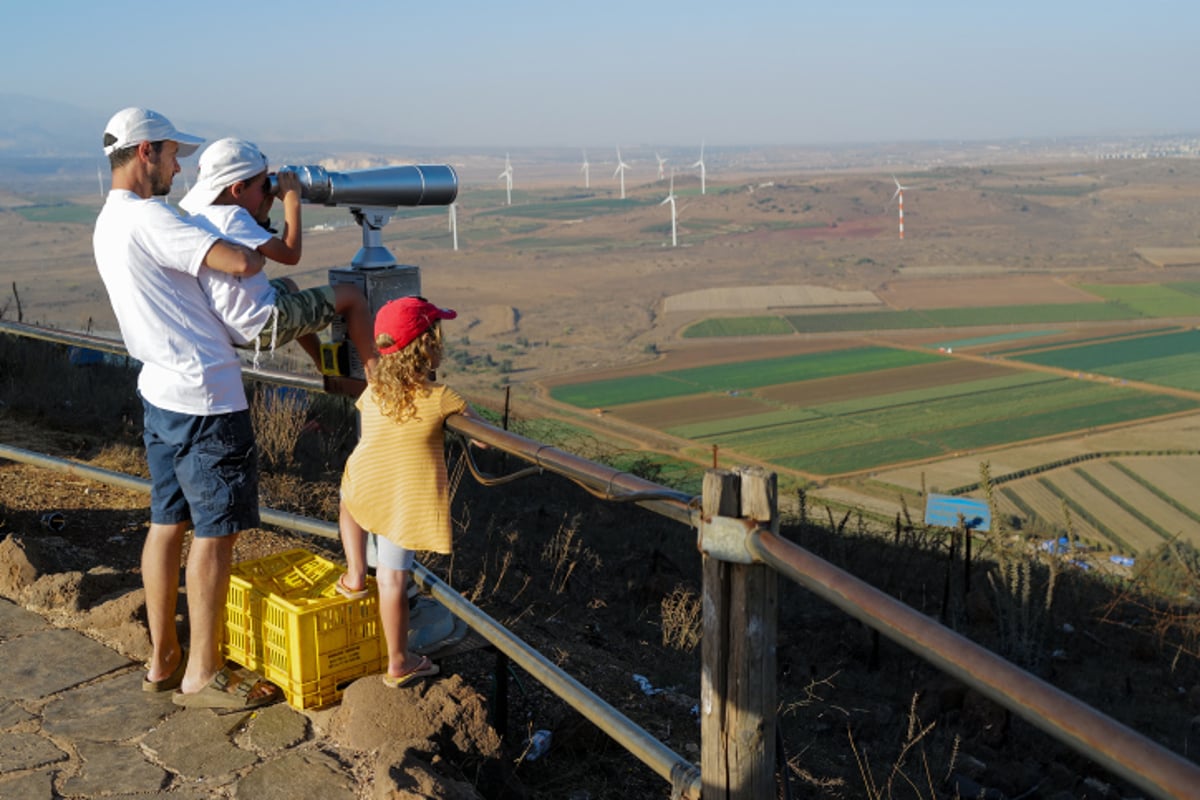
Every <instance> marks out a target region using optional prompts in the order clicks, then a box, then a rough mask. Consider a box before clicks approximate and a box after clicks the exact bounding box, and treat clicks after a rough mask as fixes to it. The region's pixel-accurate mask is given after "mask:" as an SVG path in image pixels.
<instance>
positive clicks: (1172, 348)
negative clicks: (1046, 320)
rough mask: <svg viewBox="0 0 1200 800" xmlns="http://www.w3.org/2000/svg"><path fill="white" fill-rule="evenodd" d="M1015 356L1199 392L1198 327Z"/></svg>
mask: <svg viewBox="0 0 1200 800" xmlns="http://www.w3.org/2000/svg"><path fill="white" fill-rule="evenodd" d="M1015 358H1016V359H1018V360H1020V361H1024V362H1027V363H1031V364H1041V365H1043V366H1051V367H1058V368H1060V369H1066V370H1076V371H1078V372H1088V373H1097V374H1099V375H1104V376H1107V377H1110V378H1117V379H1121V380H1127V381H1141V382H1144V383H1151V384H1156V385H1158V386H1168V387H1172V388H1176V389H1183V390H1186V391H1189V392H1200V330H1195V329H1192V330H1184V331H1175V332H1169V333H1161V334H1157V335H1153V336H1140V337H1136V338H1129V339H1123V340H1120V341H1106V342H1097V343H1095V344H1075V345H1066V346H1063V347H1057V348H1054V349H1048V350H1042V351H1039V352H1035V353H1029V354H1026V355H1020V356H1015Z"/></svg>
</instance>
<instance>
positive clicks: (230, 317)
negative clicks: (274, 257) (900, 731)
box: [190, 205, 275, 345]
mask: <svg viewBox="0 0 1200 800" xmlns="http://www.w3.org/2000/svg"><path fill="white" fill-rule="evenodd" d="M190 219H191V221H193V222H195V223H196V224H197V225H201V226H203V227H205V228H208V229H209V230H211V231H212V232H213V233H216V234H217V235H219V236H220V237H221V238H222V239H228V240H229V241H231V242H236V243H238V244H240V245H243V246H245V247H249V248H250V249H251V250H257V249H258V248H259V247H261V246H262V245H263V244H265V243H266V242H268V241H270V239H271V234H270V233H269V232H268V231H267V230H266V229H265V228H263V226H261V225H259V224H258V222H256V221H255V219H254V216H253V215H252V214H251V213H250V212H249V211H247V210H246V209H244V208H242V207H241V206H238V205H212V206H205V207H203V208H201V209H199V210H198V211H197V212H196V213H195V214H193V215H192V216H191V217H190ZM197 278H198V280H199V281H200V287H201V288H202V289H204V293H205V294H206V295H207V296H208V299H209V303H210V304H211V305H212V308H213V311H215V312H216V314H217V316H218V317H220V318H221V321H222V322H223V323H224V324H225V329H226V330H227V331H229V336H230V338H231V339H232V340H233V343H234V344H237V345H246V344H249V343H250V342H253V341H254V340H255V339H256V338H257V337H258V334H259V332H260V331H261V330H262V329H263V326H264V325H266V324H267V323H268V322H270V321H271V314H272V313H273V311H274V308H275V287H273V286H271V284H270V282H269V279H268V278H267V273H266V272H265V271H262V272H258V273H257V274H255V275H251V276H250V277H247V278H243V277H241V276H238V275H230V274H229V273H227V272H218V271H217V270H215V269H211V268H209V267H201V269H200V274H199V275H198V276H197Z"/></svg>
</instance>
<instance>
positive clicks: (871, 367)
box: [550, 347, 943, 408]
mask: <svg viewBox="0 0 1200 800" xmlns="http://www.w3.org/2000/svg"><path fill="white" fill-rule="evenodd" d="M942 358H943V357H942V356H938V355H935V354H933V353H920V352H914V351H910V350H896V349H892V348H889V347H858V348H852V349H849V350H834V351H830V352H826V353H812V354H807V355H799V356H786V357H783V358H768V359H760V360H757V361H741V362H735V363H731V364H712V365H709V366H704V367H694V368H692V369H680V370H670V371H667V372H661V373H658V374H657V375H644V376H633V377H626V378H614V379H611V380H603V381H588V382H585V383H573V384H568V385H564V386H556V387H554V388H553V389H551V391H550V395H551V396H552V397H553V398H554V399H555V400H558V401H559V402H562V403H569V404H570V405H573V406H578V407H580V408H608V407H611V406H618V405H624V404H626V403H640V402H645V401H647V400H659V399H663V398H667V397H680V396H683V395H689V394H701V393H703V392H737V391H746V390H750V389H756V388H760V387H763V386H773V385H776V384H784V383H794V382H796V381H803V380H811V379H813V378H829V377H836V376H840V375H855V374H858V373H862V372H873V371H875V370H881V369H894V368H898V367H907V366H913V365H916V364H929V363H932V362H935V361H940V360H942Z"/></svg>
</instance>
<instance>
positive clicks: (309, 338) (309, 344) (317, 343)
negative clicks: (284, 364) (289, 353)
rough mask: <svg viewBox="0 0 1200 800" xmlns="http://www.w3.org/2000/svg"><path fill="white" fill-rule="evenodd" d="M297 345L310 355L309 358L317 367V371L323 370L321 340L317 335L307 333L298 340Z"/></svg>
mask: <svg viewBox="0 0 1200 800" xmlns="http://www.w3.org/2000/svg"><path fill="white" fill-rule="evenodd" d="M296 344H298V345H300V347H301V349H303V350H304V352H305V353H307V354H308V357H309V358H311V359H312V360H313V363H314V364H316V365H317V369H320V368H321V340H320V339H319V338H318V337H317V335H316V334H315V333H306V334H304V335H303V336H299V337H297V338H296Z"/></svg>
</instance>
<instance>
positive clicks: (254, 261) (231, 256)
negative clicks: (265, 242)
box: [204, 239, 267, 277]
mask: <svg viewBox="0 0 1200 800" xmlns="http://www.w3.org/2000/svg"><path fill="white" fill-rule="evenodd" d="M265 263H267V259H266V258H265V257H264V256H263V254H262V253H260V252H258V251H257V250H251V249H250V248H249V247H242V246H241V245H240V244H234V243H233V242H227V241H225V240H224V239H220V240H218V241H217V242H215V243H214V244H213V246H212V247H210V248H209V249H208V252H207V253H205V255H204V266H206V267H208V268H209V269H215V270H216V271H217V272H226V273H228V274H230V275H242V276H245V277H249V276H250V275H257V274H258V273H259V272H262V268H263V264H265Z"/></svg>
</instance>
